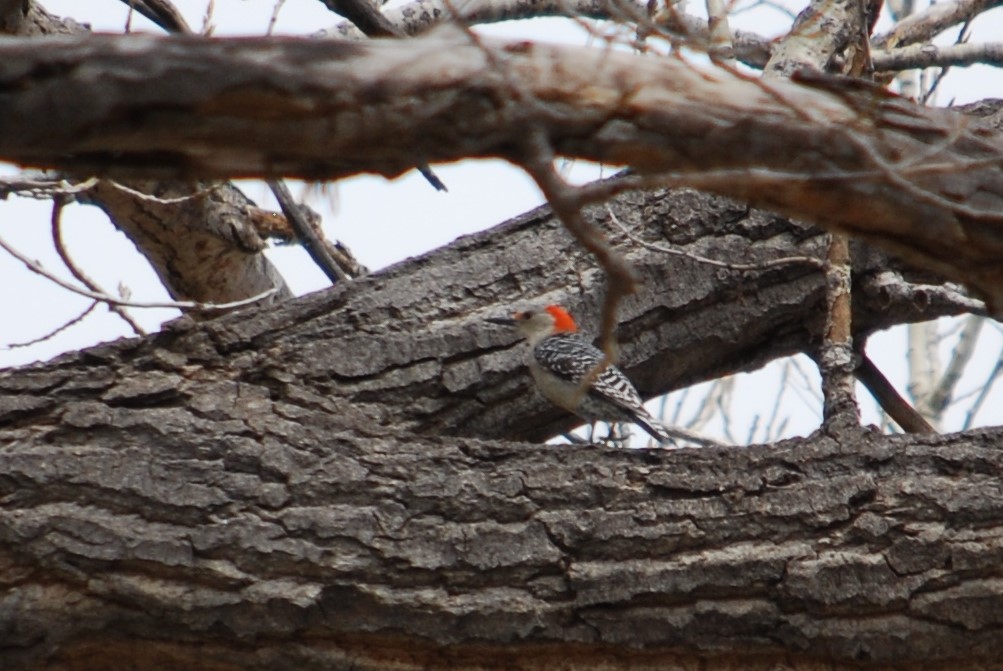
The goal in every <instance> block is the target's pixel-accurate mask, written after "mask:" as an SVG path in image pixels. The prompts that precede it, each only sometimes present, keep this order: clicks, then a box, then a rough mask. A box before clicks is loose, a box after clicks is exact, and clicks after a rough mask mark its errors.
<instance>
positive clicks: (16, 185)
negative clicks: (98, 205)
mask: <svg viewBox="0 0 1003 671" xmlns="http://www.w3.org/2000/svg"><path fill="white" fill-rule="evenodd" d="M99 181H100V180H99V179H98V178H97V177H90V178H88V179H85V180H84V181H82V182H77V183H75V184H71V183H70V182H67V181H66V180H64V179H53V178H49V177H47V176H46V174H45V173H40V172H21V173H18V174H16V175H2V176H0V198H6V197H7V196H8V195H11V194H14V195H18V196H24V197H26V198H36V199H38V200H49V199H50V198H53V197H55V196H74V195H76V194H78V193H84V192H86V191H90V190H91V189H92V188H94V186H95V185H97V183H98V182H99Z"/></svg>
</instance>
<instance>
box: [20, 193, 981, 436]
mask: <svg viewBox="0 0 1003 671" xmlns="http://www.w3.org/2000/svg"><path fill="white" fill-rule="evenodd" d="M610 207H611V208H612V211H613V212H615V214H616V217H617V219H618V220H619V221H620V222H621V223H622V224H623V225H624V226H627V227H629V228H631V229H633V230H634V232H635V234H637V235H639V236H640V237H641V238H642V239H644V240H646V241H649V242H653V241H657V242H659V243H661V244H663V245H665V244H670V245H671V246H672V247H674V248H677V249H680V250H683V251H686V252H690V253H693V254H694V255H695V256H697V257H711V258H714V259H717V260H722V261H728V262H738V263H741V264H744V266H743V268H744V269H741V270H727V269H724V268H721V267H720V266H719V265H709V264H706V263H703V262H701V261H699V260H697V259H696V258H686V257H677V256H671V255H667V254H664V253H662V252H659V251H656V250H652V249H648V248H644V247H641V246H638V245H636V244H635V243H634V242H632V241H631V240H628V239H626V238H625V237H623V236H622V235H620V234H619V232H618V229H617V228H615V227H612V226H610V218H609V212H610V210H607V209H606V207H605V206H603V207H594V208H586V210H585V211H584V215H585V217H586V218H587V219H588V221H589V223H590V225H592V226H596V227H599V228H601V229H604V230H606V231H607V232H608V234H609V235H610V236H611V242H612V244H613V248H614V250H615V251H616V252H617V253H619V254H622V255H624V256H625V257H626V258H627V260H628V261H629V262H630V263H631V264H632V265H633V267H634V269H635V271H636V273H637V277H638V279H639V280H640V286H641V290H640V292H639V293H638V294H635V295H634V296H632V297H630V298H629V299H628V300H626V301H624V302H623V304H622V306H621V309H620V313H619V316H620V319H621V324H620V328H619V330H618V332H617V336H618V338H619V340H620V344H621V359H620V362H621V365H622V367H623V368H624V370H625V371H626V372H627V374H628V375H629V376H630V377H631V379H633V380H634V382H635V384H636V385H637V387H638V389H639V390H640V391H641V393H642V395H644V396H645V397H651V396H655V395H658V394H661V393H664V392H667V391H670V390H672V389H678V388H681V387H685V386H688V385H691V384H694V383H696V382H699V381H703V380H707V379H713V378H715V377H719V376H721V375H724V374H727V373H732V372H737V371H741V370H751V369H754V368H757V367H759V366H761V365H763V364H765V363H766V362H768V361H771V360H773V359H774V358H777V357H778V356H785V355H789V354H794V353H797V352H814V350H815V348H816V347H817V343H818V334H819V333H821V331H822V328H823V325H824V319H825V316H824V304H825V298H824V287H823V278H822V273H821V272H820V271H819V269H818V267H817V264H808V263H788V264H776V263H772V264H771V263H769V262H771V261H776V260H777V259H781V258H787V257H806V256H815V257H817V258H821V257H822V255H823V253H824V245H825V242H824V235H823V234H822V233H821V232H819V231H817V230H814V229H806V228H804V227H802V226H798V225H795V224H791V223H790V222H787V221H785V220H783V219H781V218H779V217H776V216H774V215H768V214H764V213H761V212H756V211H752V212H750V211H748V210H747V208H746V207H745V206H743V205H739V204H736V203H733V202H730V201H726V200H723V199H719V198H714V197H711V196H707V195H703V194H699V193H696V192H692V191H680V192H674V193H664V192H654V193H649V194H625V195H622V196H620V197H618V198H616V199H614V200H613V201H611V203H610ZM856 259H857V261H856V264H855V274H854V277H855V280H856V282H857V283H858V284H859V285H860V287H861V288H862V290H861V291H859V292H858V293H857V295H858V296H859V298H858V300H857V301H855V305H854V309H855V311H856V312H855V314H854V317H853V324H854V327H855V330H856V331H855V335H856V336H866V334H868V333H870V332H872V331H873V330H875V329H878V328H886V327H888V326H890V325H892V324H896V323H902V322H908V321H915V320H922V319H932V318H935V317H936V316H939V315H943V314H955V313H957V312H958V311H960V310H963V309H964V307H961V306H959V304H958V303H957V302H956V301H955V300H954V299H953V298H952V297H951V296H950V295H948V294H946V293H944V292H941V293H936V292H930V291H924V290H922V288H920V289H919V292H918V293H913V292H910V291H909V290H907V289H906V288H905V287H908V286H909V285H907V284H906V283H905V282H904V281H902V280H901V279H898V280H895V279H892V278H890V277H889V275H890V273H888V272H887V270H886V269H887V266H888V260H887V259H886V258H885V257H883V256H881V255H878V254H875V253H867V252H866V251H865V250H858V252H857V253H856ZM757 262H763V263H764V267H763V268H762V269H761V270H758V271H757V270H750V269H748V266H751V265H754V264H756V263H757ZM443 268H449V269H450V271H449V273H444V272H443V270H442V269H443ZM879 279H880V280H882V281H881V282H878V281H877V280H879ZM872 280H873V281H872ZM605 281H606V280H605V277H604V274H603V273H602V271H601V270H600V269H599V268H598V267H597V266H596V264H595V261H594V260H593V259H592V258H591V256H590V255H589V254H588V253H587V252H585V251H584V250H583V249H582V248H581V246H580V245H578V243H576V242H575V241H574V239H573V238H572V237H571V236H570V235H569V234H568V233H567V232H566V231H565V230H564V228H563V227H562V226H561V225H560V224H559V223H558V222H557V221H555V220H554V219H553V218H552V216H551V215H550V212H549V211H548V210H547V209H544V208H541V209H540V210H537V211H535V212H530V213H528V214H526V215H523V216H522V217H519V218H517V219H516V220H514V221H513V222H511V223H509V224H507V225H506V226H503V227H501V228H499V229H497V230H493V231H489V232H486V233H482V234H479V235H476V236H471V237H469V238H465V239H463V240H461V241H458V242H457V243H455V244H454V245H451V246H449V247H447V248H444V249H442V250H441V251H439V252H437V253H434V254H432V255H430V256H428V257H426V258H422V259H419V260H417V261H415V262H411V263H407V264H402V265H400V266H396V267H394V268H392V269H390V270H388V271H385V272H382V273H378V274H376V275H371V276H368V277H365V278H361V279H358V280H356V281H354V282H352V283H351V285H350V286H346V287H344V288H342V289H334V290H332V291H329V292H324V293H320V294H316V295H312V296H309V297H305V298H304V299H300V300H297V301H294V302H292V303H290V305H289V306H286V307H283V306H275V307H272V308H270V309H268V310H264V311H261V312H259V313H256V315H255V318H254V319H249V318H248V315H246V314H240V315H234V317H233V319H232V320H216V321H214V322H212V323H211V324H210V325H207V326H206V327H205V329H203V328H201V327H193V326H191V325H189V326H187V327H186V326H183V324H182V325H178V326H176V327H174V328H172V329H171V330H169V332H167V333H165V334H163V335H162V336H160V339H158V340H155V341H153V342H151V343H149V344H148V345H145V346H143V348H141V349H142V351H146V348H148V347H155V348H162V349H165V350H166V351H169V352H171V351H192V350H197V351H198V352H199V353H198V354H197V355H194V358H191V359H189V358H188V357H187V356H186V357H184V358H183V359H182V360H181V361H184V363H180V362H179V363H178V365H179V366H181V368H180V370H184V371H187V372H186V373H185V375H187V376H193V377H195V378H197V377H200V376H201V375H202V374H203V373H200V372H197V371H205V370H206V369H211V370H217V369H218V370H224V369H226V368H227V367H228V366H229V365H230V364H228V363H227V361H228V360H229V359H230V358H231V357H233V356H237V354H236V352H246V353H247V355H246V356H247V357H248V358H247V361H246V362H245V364H241V365H246V366H248V368H246V369H244V372H243V373H238V374H236V375H237V379H243V378H244V376H247V381H252V380H253V381H254V384H266V386H268V387H269V388H272V389H273V390H274V393H275V394H276V395H277V396H278V397H287V396H290V395H291V396H293V397H295V398H307V397H316V398H318V399H321V398H329V399H342V400H344V401H347V402H348V403H350V404H351V405H352V407H353V408H354V410H353V412H365V413H369V414H370V415H371V420H370V421H371V422H372V423H373V424H374V425H390V426H397V427H405V428H408V429H410V430H413V431H416V432H419V433H426V434H435V435H438V434H442V433H449V434H459V435H476V436H480V437H506V438H524V439H530V440H542V439H545V438H549V437H551V436H554V435H557V434H558V433H561V432H562V431H565V430H567V429H568V428H570V427H572V426H575V425H576V424H577V422H576V420H574V418H572V417H570V416H569V415H567V414H566V413H563V412H562V411H560V410H558V409H556V408H554V407H553V406H552V405H551V404H549V403H547V402H546V401H544V400H542V399H541V398H540V397H539V396H538V395H536V393H535V392H534V391H533V390H532V382H531V380H530V378H529V376H528V375H526V371H525V368H524V363H523V362H524V357H525V349H524V346H523V345H522V344H520V343H518V342H517V341H516V340H515V337H514V336H513V335H511V334H508V333H503V332H499V331H498V330H496V329H490V328H488V327H487V326H486V325H485V324H484V322H483V319H484V317H486V316H489V315H491V314H495V310H496V309H497V308H495V307H494V306H496V305H510V306H517V307H529V306H532V305H539V304H541V303H548V302H562V303H565V304H568V305H569V306H570V307H571V308H572V310H573V312H574V313H575V314H576V317H578V318H579V321H580V322H581V323H582V324H583V327H584V328H585V329H586V331H587V332H591V335H592V336H593V337H594V336H595V335H597V334H598V323H599V319H598V315H599V306H600V305H601V304H602V301H603V296H604V295H605V291H606V286H605ZM186 329H187V330H186ZM708 333H710V334H713V336H712V337H711V338H710V340H708V335H707V334H708ZM154 343H155V344H154ZM131 356H132V355H128V356H127V359H128V358H129V357H131ZM238 358H239V357H238ZM124 361H125V360H123V362H122V363H123V364H124ZM67 365H69V366H70V369H67V370H66V371H64V372H62V373H59V374H58V376H57V377H58V378H59V379H63V377H64V376H69V377H70V378H73V377H75V373H72V372H70V371H71V370H72V369H73V366H74V364H72V363H69V364H67ZM58 368H59V367H58V366H57V369H58ZM40 374H41V375H42V378H44V379H46V380H49V381H47V382H40V381H36V382H27V381H23V382H21V383H19V384H24V385H27V387H26V389H31V388H36V387H38V386H43V387H46V388H49V387H52V386H53V385H55V384H56V383H55V382H53V381H52V379H51V375H53V374H55V373H52V372H46V373H40ZM25 375H26V376H27V378H25V380H30V379H33V377H34V373H32V372H30V371H26V372H25ZM273 375H275V376H276V377H274V378H273V377H272V376H273ZM262 376H263V377H264V379H265V380H266V381H265V382H262ZM227 379H234V378H233V374H228V376H227ZM18 389H22V387H16V388H10V387H8V388H7V393H8V394H11V395H12V396H10V397H9V402H10V403H13V405H12V406H10V408H11V409H10V410H9V411H8V412H9V413H12V414H8V415H4V414H3V412H0V421H4V417H7V418H8V419H10V420H13V419H15V418H18V417H22V413H21V411H20V410H18V408H20V407H21V406H20V405H19V404H20V403H21V402H22V401H21V400H19V399H20V395H21V394H22V391H23V390H22V391H18ZM91 393H93V392H87V394H91ZM101 393H103V392H101ZM332 402H333V401H332ZM0 406H2V404H0ZM45 407H46V408H48V409H46V410H37V409H36V410H30V411H28V415H27V416H28V417H32V418H33V419H32V421H43V418H44V417H46V416H47V414H48V413H49V412H50V411H52V410H55V406H52V407H50V406H45ZM39 412H41V414H38V413H39ZM49 421H54V420H52V419H50V420H49Z"/></svg>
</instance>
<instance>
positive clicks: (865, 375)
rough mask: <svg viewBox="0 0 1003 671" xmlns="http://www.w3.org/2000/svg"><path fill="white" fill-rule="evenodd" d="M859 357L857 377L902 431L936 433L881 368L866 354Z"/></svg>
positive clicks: (860, 354)
mask: <svg viewBox="0 0 1003 671" xmlns="http://www.w3.org/2000/svg"><path fill="white" fill-rule="evenodd" d="M859 357H860V365H859V366H858V367H857V370H856V376H857V379H858V380H860V381H861V382H862V383H863V384H864V386H865V387H867V390H868V391H869V392H871V395H872V396H874V399H875V400H876V401H877V402H878V404H879V405H880V406H881V409H882V410H884V411H885V412H886V413H888V416H889V417H891V418H892V419H894V420H895V422H896V423H897V424H898V425H899V426H900V427H902V430H903V431H906V432H907V433H937V430H936V429H934V428H933V426H931V425H930V423H929V422H927V421H926V419H924V418H923V416H922V415H921V414H919V413H918V412H916V410H915V409H914V408H913V407H912V406H911V405H909V403H908V401H906V400H905V399H904V398H902V396H901V394H899V393H898V391H897V390H896V389H895V387H894V386H893V385H892V383H891V382H889V381H888V378H886V377H885V376H884V374H882V372H881V370H880V369H879V368H878V367H877V366H875V365H874V362H873V361H871V359H870V358H869V357H868V356H867V355H866V354H864V353H863V352H860V353H859Z"/></svg>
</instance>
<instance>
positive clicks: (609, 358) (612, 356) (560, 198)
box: [523, 129, 637, 385]
mask: <svg viewBox="0 0 1003 671" xmlns="http://www.w3.org/2000/svg"><path fill="white" fill-rule="evenodd" d="M525 146H526V149H525V151H524V158H523V160H524V162H525V166H524V167H525V169H526V172H527V173H528V174H529V175H530V177H532V178H533V179H534V180H535V181H536V183H537V186H539V187H540V190H541V191H542V192H543V195H544V197H545V198H546V199H547V202H548V203H550V206H551V208H552V209H553V212H554V215H555V216H556V217H557V218H558V219H560V221H561V223H562V224H563V225H564V227H565V228H567V229H568V232H569V233H571V235H572V236H574V238H575V239H576V240H577V241H578V242H579V243H580V244H581V245H582V246H583V247H584V248H585V249H587V250H588V251H589V252H591V253H592V255H593V256H595V258H596V260H597V261H598V263H599V265H600V266H602V268H603V270H605V271H606V277H607V284H606V297H605V299H604V300H603V305H602V312H601V319H600V336H599V340H600V344H601V347H602V350H603V353H604V354H605V358H606V360H604V361H603V362H602V364H601V365H600V367H598V368H599V370H597V371H596V374H598V373H599V372H601V371H602V369H603V368H605V366H606V365H609V364H611V363H615V362H616V360H617V358H618V357H617V351H616V349H617V348H616V337H615V335H614V331H615V330H616V324H617V319H616V312H617V308H618V307H619V305H620V301H621V299H622V298H623V297H624V296H627V295H629V294H632V293H634V291H636V288H637V278H636V276H635V274H634V269H633V268H632V267H631V265H630V264H629V263H628V262H627V260H626V259H624V258H623V257H622V256H620V254H618V253H617V252H616V251H614V250H613V248H612V247H610V245H609V243H608V242H607V241H606V239H605V238H604V236H603V234H602V232H601V231H600V230H599V229H598V228H596V227H595V226H592V225H591V224H589V222H588V221H586V220H585V217H583V216H582V209H581V208H582V206H583V203H582V202H581V200H579V198H578V196H577V189H575V188H574V187H572V186H569V185H568V184H567V183H566V182H565V181H564V180H563V179H561V176H560V175H559V174H558V173H557V171H556V170H555V169H554V151H553V148H552V147H551V146H550V142H549V140H548V139H547V136H546V134H545V133H544V132H543V131H541V130H539V129H534V130H532V131H530V132H529V133H528V134H527V138H526V141H525ZM588 381H589V377H586V380H585V382H584V384H586V385H587V384H588Z"/></svg>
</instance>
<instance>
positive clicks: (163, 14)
mask: <svg viewBox="0 0 1003 671" xmlns="http://www.w3.org/2000/svg"><path fill="white" fill-rule="evenodd" d="M122 2H124V3H125V4H127V5H129V10H130V12H131V11H132V10H135V11H137V12H139V13H140V14H142V15H143V16H145V17H146V18H148V19H149V20H150V21H152V22H153V23H155V24H157V25H158V26H160V27H161V28H163V29H164V30H166V31H167V32H169V33H185V34H187V33H191V28H189V27H188V23H187V22H185V17H184V16H183V15H182V14H181V12H179V11H178V9H177V7H175V6H174V4H173V3H171V2H170V1H169V0H122Z"/></svg>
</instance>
